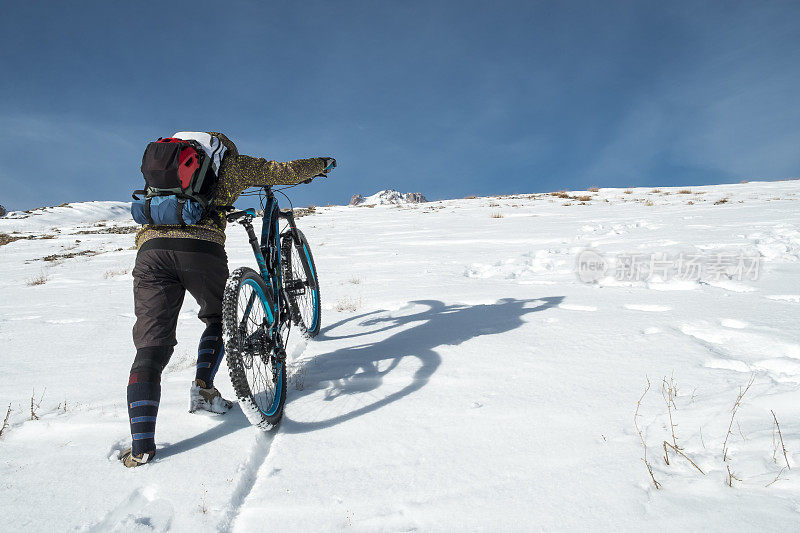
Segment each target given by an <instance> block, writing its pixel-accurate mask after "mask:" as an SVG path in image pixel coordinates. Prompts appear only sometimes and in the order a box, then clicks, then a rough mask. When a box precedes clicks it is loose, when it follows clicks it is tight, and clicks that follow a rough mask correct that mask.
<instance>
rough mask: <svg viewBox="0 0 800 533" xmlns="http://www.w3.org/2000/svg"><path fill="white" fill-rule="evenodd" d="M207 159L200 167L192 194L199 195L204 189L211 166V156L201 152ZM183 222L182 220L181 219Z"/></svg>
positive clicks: (204, 159)
mask: <svg viewBox="0 0 800 533" xmlns="http://www.w3.org/2000/svg"><path fill="white" fill-rule="evenodd" d="M200 153H202V154H203V155H204V156H205V157H204V158H203V164H202V165H200V174H198V176H197V183H195V185H194V187H192V193H194V194H198V193H199V192H200V190H201V189H202V188H203V182H204V181H205V179H206V172H208V167H209V165H210V164H211V156H209V155H208V154H207V153H205V152H204V151H203V150H201V151H200ZM206 207H208V206H207V205H204V206H203V209H205V208H206ZM181 220H182V219H181Z"/></svg>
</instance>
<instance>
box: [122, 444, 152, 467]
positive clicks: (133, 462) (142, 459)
mask: <svg viewBox="0 0 800 533" xmlns="http://www.w3.org/2000/svg"><path fill="white" fill-rule="evenodd" d="M155 455H156V452H155V450H154V451H152V452H149V453H140V454H139V455H133V448H128V449H127V450H125V451H124V452H122V453H121V454H120V455H119V460H120V461H122V464H124V465H125V467H126V468H136V467H137V466H142V465H144V464H147V463H149V462H150V461H151V460H152V459H153V457H155Z"/></svg>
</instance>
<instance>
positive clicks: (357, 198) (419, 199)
mask: <svg viewBox="0 0 800 533" xmlns="http://www.w3.org/2000/svg"><path fill="white" fill-rule="evenodd" d="M427 201H428V200H427V199H425V197H424V196H422V193H418V192H407V193H405V194H403V193H401V192H398V191H396V190H394V189H386V190H385V191H380V192H378V193H376V194H373V195H372V196H367V197H366V198H365V197H363V196H361V195H360V194H354V195H353V197H352V198H350V205H387V204H420V203H424V202H427Z"/></svg>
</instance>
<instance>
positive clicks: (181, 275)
mask: <svg viewBox="0 0 800 533" xmlns="http://www.w3.org/2000/svg"><path fill="white" fill-rule="evenodd" d="M227 279H228V258H227V256H226V255H225V248H224V247H223V246H222V245H219V244H216V243H212V242H208V241H201V240H196V239H169V238H158V239H151V240H149V241H147V242H145V243H144V244H143V245H142V247H141V248H140V249H139V253H138V254H137V255H136V266H135V267H134V269H133V300H134V308H135V312H136V324H135V325H134V326H133V343H134V345H135V346H136V358H135V359H134V361H133V365H132V366H131V372H130V377H129V379H128V414H129V416H130V424H131V435H132V437H133V453H135V454H140V453H147V452H153V451H155V426H156V416H157V415H158V405H159V402H160V400H161V372H162V371H163V370H164V367H165V366H167V363H168V362H169V358H170V356H171V355H172V351H173V348H174V346H175V345H176V344H177V339H176V338H175V329H176V327H177V324H178V315H179V313H180V310H181V306H182V305H183V298H184V296H185V294H186V291H187V290H188V291H189V293H190V294H191V295H192V296H193V297H194V299H195V300H197V303H198V304H200V312H199V313H198V317H199V318H200V320H202V321H203V322H205V323H206V330H205V332H203V335H202V336H201V339H200V347H199V349H198V364H197V379H201V380H202V381H203V383H204V385H205V386H211V385H212V381H213V377H214V374H215V373H216V369H217V368H218V366H219V362H220V360H221V359H222V296H223V293H224V291H225V283H226V281H227Z"/></svg>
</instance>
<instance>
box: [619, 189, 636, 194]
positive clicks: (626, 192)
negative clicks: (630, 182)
mask: <svg viewBox="0 0 800 533" xmlns="http://www.w3.org/2000/svg"><path fill="white" fill-rule="evenodd" d="M622 192H624V193H625V194H633V191H632V190H630V189H625V190H624V191H622Z"/></svg>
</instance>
